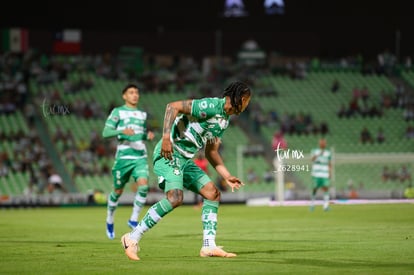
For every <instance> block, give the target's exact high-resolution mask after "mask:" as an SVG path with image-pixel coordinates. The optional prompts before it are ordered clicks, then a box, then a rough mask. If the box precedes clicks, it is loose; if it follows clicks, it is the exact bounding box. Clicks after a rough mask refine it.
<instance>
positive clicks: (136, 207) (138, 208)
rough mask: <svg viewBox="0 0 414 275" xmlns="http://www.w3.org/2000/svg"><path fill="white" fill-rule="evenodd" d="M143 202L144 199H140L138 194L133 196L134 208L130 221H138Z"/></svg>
mask: <svg viewBox="0 0 414 275" xmlns="http://www.w3.org/2000/svg"><path fill="white" fill-rule="evenodd" d="M145 201H146V198H144V197H142V196H141V195H140V194H139V193H137V194H136V195H135V200H134V207H133V208H132V213H131V218H130V220H131V221H134V222H136V221H138V217H139V213H140V212H141V210H142V207H143V206H144V205H145Z"/></svg>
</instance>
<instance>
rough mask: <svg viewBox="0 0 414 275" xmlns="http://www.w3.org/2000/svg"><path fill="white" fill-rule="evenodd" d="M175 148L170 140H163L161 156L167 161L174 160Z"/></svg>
mask: <svg viewBox="0 0 414 275" xmlns="http://www.w3.org/2000/svg"><path fill="white" fill-rule="evenodd" d="M173 152H174V150H173V146H172V143H171V140H170V139H169V138H163V139H162V143H161V156H162V157H163V158H165V159H169V160H172V155H173Z"/></svg>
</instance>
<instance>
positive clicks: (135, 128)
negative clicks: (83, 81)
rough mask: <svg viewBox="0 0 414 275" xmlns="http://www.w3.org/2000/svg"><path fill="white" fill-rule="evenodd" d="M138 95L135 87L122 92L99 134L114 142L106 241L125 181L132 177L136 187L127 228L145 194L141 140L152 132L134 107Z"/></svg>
mask: <svg viewBox="0 0 414 275" xmlns="http://www.w3.org/2000/svg"><path fill="white" fill-rule="evenodd" d="M139 96H140V95H139V89H138V87H137V86H136V85H134V84H128V85H127V86H126V87H125V88H124V89H123V90H122V98H123V99H124V101H125V104H124V105H123V106H120V107H116V108H114V109H113V110H112V111H111V114H110V115H109V116H108V118H107V120H106V122H105V127H104V129H103V132H102V136H103V137H104V138H112V137H117V139H118V146H117V150H116V154H115V162H114V165H113V167H112V175H113V180H114V182H113V191H112V192H111V193H110V194H109V196H108V204H107V217H106V234H107V236H108V238H109V239H114V238H115V230H114V214H115V210H116V208H117V206H118V200H119V197H120V196H121V195H122V193H123V191H124V187H125V185H126V184H127V183H128V181H129V179H130V178H131V177H132V178H133V179H134V181H135V182H136V184H137V186H138V188H137V192H136V194H135V199H134V206H133V209H132V214H131V217H130V219H129V220H128V226H129V227H131V228H134V227H135V226H137V224H138V216H139V213H140V211H141V209H142V207H143V206H144V205H145V202H146V197H147V193H148V176H149V172H148V159H147V149H146V145H145V141H146V140H152V139H153V138H154V133H153V132H152V131H148V130H147V113H146V112H144V111H141V110H139V109H138V107H137V106H138V102H139Z"/></svg>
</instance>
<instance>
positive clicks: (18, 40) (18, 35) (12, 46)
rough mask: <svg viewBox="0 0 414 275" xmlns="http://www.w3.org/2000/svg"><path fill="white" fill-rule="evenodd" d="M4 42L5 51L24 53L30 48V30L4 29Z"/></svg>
mask: <svg viewBox="0 0 414 275" xmlns="http://www.w3.org/2000/svg"><path fill="white" fill-rule="evenodd" d="M2 42H3V45H2V46H3V50H4V51H11V52H14V53H24V52H26V51H27V50H28V49H29V32H28V30H27V29H22V28H10V29H4V30H3V32H2Z"/></svg>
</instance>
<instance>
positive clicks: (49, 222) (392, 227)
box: [0, 204, 414, 275]
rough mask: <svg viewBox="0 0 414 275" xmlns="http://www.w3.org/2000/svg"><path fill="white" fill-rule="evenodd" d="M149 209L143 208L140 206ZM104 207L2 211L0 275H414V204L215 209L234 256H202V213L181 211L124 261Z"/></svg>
mask: <svg viewBox="0 0 414 275" xmlns="http://www.w3.org/2000/svg"><path fill="white" fill-rule="evenodd" d="M146 209H147V208H146ZM130 210H131V208H130V207H126V206H123V207H119V208H118V210H117V213H116V217H115V219H116V220H115V226H116V227H115V229H116V233H117V236H116V239H115V240H113V241H111V240H108V239H107V238H106V234H105V215H106V209H105V207H85V208H76V207H75V208H35V209H3V210H0V217H1V219H0V248H1V249H0V259H1V260H0V262H1V264H0V274H100V275H102V274H169V275H174V274H180V275H183V274H414V215H413V214H414V205H413V204H392V205H389V204H387V205H333V207H332V210H331V211H329V212H323V211H322V208H321V206H319V207H316V208H315V211H314V212H309V210H308V208H307V207H302V206H292V207H246V206H244V205H221V207H220V209H219V224H218V236H217V244H218V245H223V246H224V248H225V249H227V250H228V251H230V252H235V253H237V254H238V257H237V258H231V259H226V258H201V257H199V256H198V253H199V249H200V247H201V243H202V235H201V234H202V230H201V219H200V211H201V210H200V209H194V208H193V207H192V206H181V207H179V208H177V209H175V210H174V211H173V212H172V213H170V214H169V215H167V216H166V217H165V218H164V219H163V220H161V222H160V223H159V224H158V225H156V226H155V227H154V228H153V229H152V230H150V231H149V232H147V233H146V235H145V236H144V238H143V239H142V241H141V253H140V254H139V256H140V257H141V261H139V262H134V261H130V260H128V259H127V257H126V255H125V254H124V251H123V249H122V247H121V243H120V237H121V236H122V234H123V233H126V232H128V231H129V228H128V227H127V225H126V221H127V220H128V218H129V214H130Z"/></svg>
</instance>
